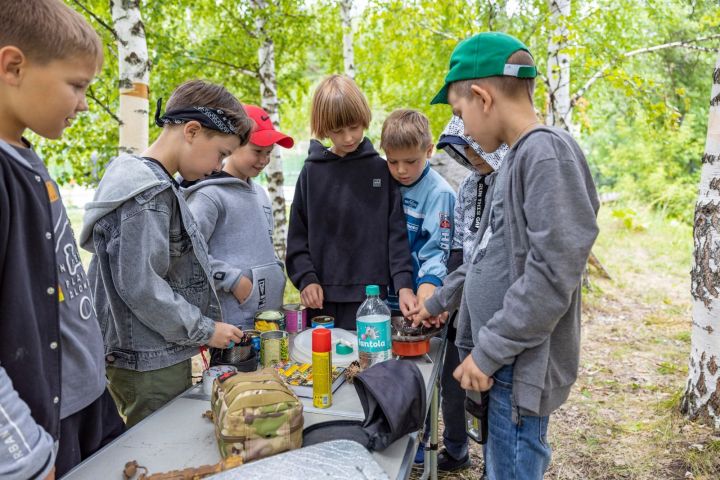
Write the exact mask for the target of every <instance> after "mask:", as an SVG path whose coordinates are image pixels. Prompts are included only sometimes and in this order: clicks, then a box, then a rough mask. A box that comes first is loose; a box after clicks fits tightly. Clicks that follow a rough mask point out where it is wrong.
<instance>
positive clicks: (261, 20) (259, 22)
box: [252, 0, 287, 260]
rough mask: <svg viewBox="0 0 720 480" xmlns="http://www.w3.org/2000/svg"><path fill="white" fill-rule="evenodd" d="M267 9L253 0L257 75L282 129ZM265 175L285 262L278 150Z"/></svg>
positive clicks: (280, 253)
mask: <svg viewBox="0 0 720 480" xmlns="http://www.w3.org/2000/svg"><path fill="white" fill-rule="evenodd" d="M268 6H269V5H268V1H267V0H252V7H253V8H254V9H255V32H254V34H255V36H256V38H258V39H259V41H260V47H259V48H258V72H257V73H258V79H259V81H260V106H261V107H262V108H263V109H264V110H265V111H266V112H267V113H268V115H269V116H270V119H271V120H272V122H273V125H274V126H275V128H277V129H280V112H279V111H278V104H279V100H278V91H277V79H276V74H275V43H274V42H273V39H272V36H271V35H270V33H269V32H268V31H266V25H267V17H266V16H265V12H266V11H267V8H268ZM266 175H267V180H268V193H269V194H270V200H271V202H272V209H273V218H274V220H275V232H274V234H273V243H274V247H275V253H277V255H278V257H279V258H280V259H281V260H284V259H285V251H286V238H287V213H286V209H285V208H286V207H285V195H284V193H283V186H284V185H285V177H284V174H283V165H282V156H281V154H280V150H279V149H278V148H274V149H273V151H272V154H271V157H270V163H269V164H268V166H267V167H266Z"/></svg>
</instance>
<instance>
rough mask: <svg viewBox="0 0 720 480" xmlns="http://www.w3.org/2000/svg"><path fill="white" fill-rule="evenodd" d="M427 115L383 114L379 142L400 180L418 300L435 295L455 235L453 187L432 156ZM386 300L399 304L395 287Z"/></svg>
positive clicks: (395, 306) (412, 112)
mask: <svg viewBox="0 0 720 480" xmlns="http://www.w3.org/2000/svg"><path fill="white" fill-rule="evenodd" d="M433 146H434V145H433V143H432V136H431V134H430V126H429V123H428V119H427V117H425V115H423V114H422V113H420V112H417V111H415V110H408V109H401V110H396V111H394V112H392V113H391V114H390V116H389V117H388V118H387V119H386V120H385V123H384V124H383V128H382V134H381V137H380V147H381V148H382V149H383V150H384V151H385V155H386V156H387V164H388V168H389V169H390V174H391V175H392V177H393V178H394V179H395V180H396V181H397V182H398V183H399V184H400V193H401V194H402V203H403V210H404V212H405V221H406V224H407V232H408V241H409V243H410V254H411V256H412V265H413V287H414V289H415V290H416V291H417V297H418V300H421V301H422V300H424V299H426V298H428V297H429V296H431V295H432V294H433V292H434V291H435V287H438V286H440V285H442V283H443V279H444V278H445V275H447V260H448V257H449V255H450V244H451V241H452V237H453V223H452V221H453V210H454V208H455V192H454V191H453V189H452V187H450V185H449V184H448V183H447V182H446V181H445V179H444V178H442V177H441V176H440V174H439V173H437V172H436V171H435V170H432V169H431V168H430V163H428V159H429V158H430V156H431V155H432V151H433ZM388 304H389V305H390V308H391V309H392V310H396V311H397V310H399V305H398V297H397V295H394V292H391V293H390V295H389V296H388Z"/></svg>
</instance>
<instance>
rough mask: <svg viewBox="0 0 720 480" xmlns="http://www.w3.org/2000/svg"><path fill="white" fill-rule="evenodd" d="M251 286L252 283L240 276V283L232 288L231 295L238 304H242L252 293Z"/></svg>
mask: <svg viewBox="0 0 720 480" xmlns="http://www.w3.org/2000/svg"><path fill="white" fill-rule="evenodd" d="M252 288H253V284H252V281H251V280H250V279H249V278H247V277H246V276H244V275H243V276H241V277H240V281H239V282H238V283H237V285H235V288H233V292H232V293H233V295H234V296H235V298H236V299H237V301H238V302H240V303H244V302H245V300H247V299H248V297H249V296H250V294H251V293H252Z"/></svg>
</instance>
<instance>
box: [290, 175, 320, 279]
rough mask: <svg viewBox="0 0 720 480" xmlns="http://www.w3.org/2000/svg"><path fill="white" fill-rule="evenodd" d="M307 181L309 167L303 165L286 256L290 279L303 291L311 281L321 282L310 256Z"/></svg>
mask: <svg viewBox="0 0 720 480" xmlns="http://www.w3.org/2000/svg"><path fill="white" fill-rule="evenodd" d="M306 183H307V167H306V166H303V168H302V170H300V175H299V177H298V181H297V184H296V185H295V196H294V198H293V202H292V206H291V207H290V222H289V225H288V240H287V253H286V257H285V262H286V265H287V273H288V276H289V277H290V281H291V282H292V283H293V285H295V288H297V289H298V290H300V291H301V292H302V291H303V289H304V288H305V287H307V286H308V285H310V284H311V283H320V279H319V278H318V276H317V271H316V270H315V266H314V265H313V263H312V257H311V256H310V241H309V238H308V217H307V209H306V207H307V199H306V198H305V189H306Z"/></svg>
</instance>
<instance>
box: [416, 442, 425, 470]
mask: <svg viewBox="0 0 720 480" xmlns="http://www.w3.org/2000/svg"><path fill="white" fill-rule="evenodd" d="M414 463H415V465H422V464H423V463H425V448H424V447H423V445H422V444H420V445H418V449H417V451H416V452H415V460H414Z"/></svg>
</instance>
